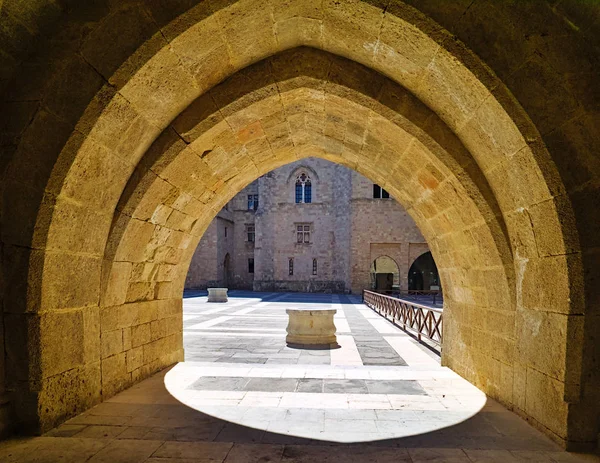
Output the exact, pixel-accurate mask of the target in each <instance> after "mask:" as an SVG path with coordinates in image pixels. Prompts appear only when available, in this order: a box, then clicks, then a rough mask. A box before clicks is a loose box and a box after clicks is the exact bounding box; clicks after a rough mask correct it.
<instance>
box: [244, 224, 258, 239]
mask: <svg viewBox="0 0 600 463" xmlns="http://www.w3.org/2000/svg"><path fill="white" fill-rule="evenodd" d="M246 233H247V235H248V242H249V243H254V240H255V238H256V232H255V228H254V225H247V226H246Z"/></svg>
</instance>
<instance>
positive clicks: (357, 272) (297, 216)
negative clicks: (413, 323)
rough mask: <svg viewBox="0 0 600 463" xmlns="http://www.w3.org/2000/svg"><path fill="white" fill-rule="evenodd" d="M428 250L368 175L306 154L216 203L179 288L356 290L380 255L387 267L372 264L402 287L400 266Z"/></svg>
mask: <svg viewBox="0 0 600 463" xmlns="http://www.w3.org/2000/svg"><path fill="white" fill-rule="evenodd" d="M303 173H304V174H305V175H307V176H308V178H309V179H310V184H311V202H310V203H305V202H301V203H296V197H295V194H296V180H297V178H298V177H299V176H300V175H301V174H303ZM256 195H258V207H257V209H256V210H254V201H255V198H256ZM249 227H254V230H255V235H254V237H255V241H254V242H252V241H251V239H252V237H250V238H249V237H248V232H249V230H250V231H251V230H252V228H250V229H249ZM298 227H302V239H301V241H302V242H300V243H299V242H298V241H299V239H298V233H299V232H298ZM306 227H308V234H307V235H306V237H307V239H305V233H306V232H307V230H305V228H306ZM225 230H227V232H226V231H225ZM307 240H308V242H305V241H307ZM428 250H429V248H428V246H427V243H426V242H425V239H424V238H423V236H422V235H421V233H420V231H419V229H418V228H417V226H416V225H415V223H414V221H413V220H412V219H411V218H410V216H409V215H408V213H407V212H406V210H405V209H404V208H403V207H402V206H401V205H400V204H398V203H397V202H396V201H394V200H393V199H392V198H389V197H388V198H374V184H373V182H371V181H370V180H369V179H367V178H366V177H364V176H363V175H360V174H359V173H357V172H355V171H353V170H351V169H349V168H347V167H344V166H341V165H339V164H335V163H332V162H329V161H326V160H324V159H317V158H306V159H303V160H302V161H297V162H293V163H291V164H288V165H286V166H283V167H280V168H278V169H275V170H273V171H272V172H269V173H268V174H266V175H263V176H262V177H260V178H259V179H258V180H256V181H255V182H252V183H251V184H250V185H248V186H247V187H246V188H244V189H243V190H242V191H241V192H240V193H239V194H237V195H236V196H235V197H234V198H233V199H232V200H231V201H230V202H229V203H228V204H227V205H226V206H225V207H224V208H223V209H222V210H221V211H219V213H218V214H217V217H216V218H215V219H214V220H213V221H212V222H211V224H210V226H209V227H208V229H207V230H206V232H205V233H204V236H203V237H202V240H201V241H200V244H199V245H198V248H197V249H196V252H195V254H194V257H193V258H192V263H191V265H190V270H189V272H188V275H187V279H186V288H187V289H204V288H207V287H210V286H228V287H229V288H232V289H233V288H237V289H254V290H256V291H303V292H339V293H343V292H350V291H352V292H354V293H359V292H360V291H362V289H364V288H372V287H373V283H374V281H375V278H374V277H373V276H372V275H371V273H372V267H373V261H374V260H375V259H377V258H378V257H381V256H388V257H389V258H391V259H392V260H393V261H394V262H395V265H394V266H393V267H395V268H393V267H391V268H379V269H377V272H379V273H388V272H389V273H393V274H394V275H395V283H396V285H397V286H399V288H400V289H407V288H408V269H409V268H410V266H411V265H412V263H413V262H414V260H415V259H416V258H417V257H419V256H420V255H422V254H423V253H426V252H427V251H428ZM250 259H252V261H253V262H254V264H253V270H254V272H253V273H251V271H252V264H251V263H250V262H249V260H250ZM290 259H291V260H293V263H292V264H290ZM290 265H291V266H292V267H293V270H292V272H290ZM290 273H291V274H290Z"/></svg>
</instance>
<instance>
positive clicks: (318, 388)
mask: <svg viewBox="0 0 600 463" xmlns="http://www.w3.org/2000/svg"><path fill="white" fill-rule="evenodd" d="M296 392H323V380H322V379H314V378H303V379H300V380H298V383H297V388H296Z"/></svg>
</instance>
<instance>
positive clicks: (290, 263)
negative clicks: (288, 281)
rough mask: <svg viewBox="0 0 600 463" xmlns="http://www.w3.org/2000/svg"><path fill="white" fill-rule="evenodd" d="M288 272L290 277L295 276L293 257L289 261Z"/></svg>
mask: <svg viewBox="0 0 600 463" xmlns="http://www.w3.org/2000/svg"><path fill="white" fill-rule="evenodd" d="M288 271H289V274H290V275H293V274H294V259H293V258H292V257H290V258H289V259H288Z"/></svg>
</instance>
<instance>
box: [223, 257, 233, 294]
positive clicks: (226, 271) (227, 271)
mask: <svg viewBox="0 0 600 463" xmlns="http://www.w3.org/2000/svg"><path fill="white" fill-rule="evenodd" d="M231 267H232V266H231V256H230V255H229V253H227V254H225V259H223V274H222V275H223V276H222V278H221V281H222V282H223V283H222V285H223V287H224V288H229V284H230V283H231V281H232V278H231V271H232V269H231Z"/></svg>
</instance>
